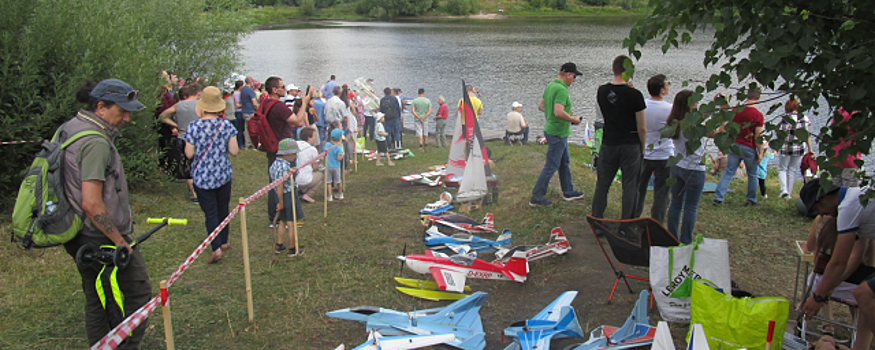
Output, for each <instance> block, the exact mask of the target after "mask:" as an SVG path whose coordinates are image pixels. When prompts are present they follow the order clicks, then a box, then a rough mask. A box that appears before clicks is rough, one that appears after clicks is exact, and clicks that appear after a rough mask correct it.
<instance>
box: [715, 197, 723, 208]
mask: <svg viewBox="0 0 875 350" xmlns="http://www.w3.org/2000/svg"><path fill="white" fill-rule="evenodd" d="M713 204H714V206H715V207H716V206H720V205H721V204H723V201H721V200H716V199H715V200H714V203H713Z"/></svg>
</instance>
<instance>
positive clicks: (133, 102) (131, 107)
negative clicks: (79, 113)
mask: <svg viewBox="0 0 875 350" xmlns="http://www.w3.org/2000/svg"><path fill="white" fill-rule="evenodd" d="M137 94H138V92H137V90H134V88H132V87H131V86H130V85H128V83H126V82H123V81H121V80H118V79H105V80H103V81H101V82H99V83H97V86H95V87H94V89H92V90H91V97H95V98H97V99H98V100H100V101H109V102H113V103H115V104H117V105H119V107H121V108H122V109H124V110H126V111H128V112H133V111H138V110H141V109H143V108H146V106H145V105H144V104H142V103H140V101H139V100H137ZM223 103H224V102H223Z"/></svg>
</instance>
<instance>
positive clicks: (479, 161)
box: [446, 80, 492, 202]
mask: <svg viewBox="0 0 875 350" xmlns="http://www.w3.org/2000/svg"><path fill="white" fill-rule="evenodd" d="M452 141H453V143H452V145H451V146H450V157H449V159H448V160H447V175H446V180H447V182H458V183H459V193H458V194H457V195H456V201H458V202H470V201H475V200H480V199H482V198H483V197H484V196H486V193H487V192H488V188H487V186H486V177H488V176H491V175H492V173H491V170H490V168H489V158H488V155H487V152H486V145H485V144H484V143H483V134H482V133H481V132H480V123H479V122H478V121H477V117H476V115H475V114H474V107H473V106H472V105H471V99H470V98H469V97H468V92H467V91H466V89H465V81H464V80H463V81H462V103H461V104H460V105H459V113H458V117H457V118H456V125H455V128H454V131H453V140H452Z"/></svg>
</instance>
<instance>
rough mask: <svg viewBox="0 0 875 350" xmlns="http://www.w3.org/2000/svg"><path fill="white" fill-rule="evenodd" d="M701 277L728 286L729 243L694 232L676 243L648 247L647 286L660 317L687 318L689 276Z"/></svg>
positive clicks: (688, 319) (691, 280)
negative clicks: (687, 241)
mask: <svg viewBox="0 0 875 350" xmlns="http://www.w3.org/2000/svg"><path fill="white" fill-rule="evenodd" d="M700 278H704V279H707V280H710V281H714V283H716V284H717V286H719V287H720V288H723V289H724V290H730V288H731V287H732V284H731V283H732V281H731V279H730V278H729V243H728V242H726V240H722V239H709V238H702V235H697V236H696V239H695V240H693V242H692V243H690V244H687V245H680V246H677V247H657V246H652V247H650V287H651V288H652V289H653V295H654V299H655V300H656V306H657V308H658V309H659V314H660V316H662V319H663V320H666V321H668V322H672V323H689V322H690V295H691V291H692V282H693V280H696V279H700Z"/></svg>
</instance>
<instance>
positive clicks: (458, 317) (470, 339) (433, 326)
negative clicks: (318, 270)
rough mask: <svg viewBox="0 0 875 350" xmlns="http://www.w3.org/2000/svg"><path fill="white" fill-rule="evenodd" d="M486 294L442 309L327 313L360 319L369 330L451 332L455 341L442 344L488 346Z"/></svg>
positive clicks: (467, 348) (473, 349)
mask: <svg viewBox="0 0 875 350" xmlns="http://www.w3.org/2000/svg"><path fill="white" fill-rule="evenodd" d="M485 300H486V293H483V292H476V293H474V294H471V295H470V296H468V297H466V298H464V299H461V300H459V301H456V302H454V303H452V304H450V305H447V306H446V307H443V308H434V309H427V310H419V311H413V312H401V311H395V310H390V309H384V308H379V307H374V306H358V307H353V308H349V309H341V310H335V311H331V312H328V313H327V314H326V315H328V316H329V317H334V318H341V319H344V320H351V321H359V322H361V323H364V324H365V328H367V330H368V331H369V332H370V331H378V332H380V333H381V334H382V335H386V336H405V335H437V334H452V335H454V336H455V337H454V339H453V340H452V341H447V342H444V343H443V344H446V345H449V346H452V347H455V348H459V349H464V350H482V349H483V348H485V347H486V340H485V339H484V337H485V333H483V324H482V323H481V322H480V307H481V306H482V305H483V301H485Z"/></svg>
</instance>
